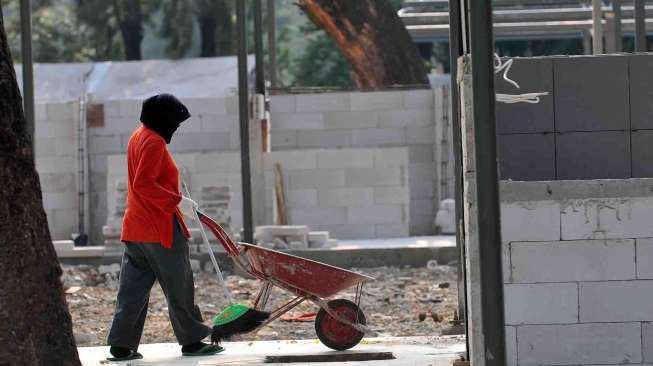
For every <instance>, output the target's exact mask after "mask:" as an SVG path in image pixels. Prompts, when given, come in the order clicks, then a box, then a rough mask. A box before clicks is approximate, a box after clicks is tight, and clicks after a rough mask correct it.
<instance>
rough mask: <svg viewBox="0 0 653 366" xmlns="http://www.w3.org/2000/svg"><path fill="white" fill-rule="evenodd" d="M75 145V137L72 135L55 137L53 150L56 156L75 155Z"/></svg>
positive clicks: (76, 144) (76, 143)
mask: <svg viewBox="0 0 653 366" xmlns="http://www.w3.org/2000/svg"><path fill="white" fill-rule="evenodd" d="M77 147H78V142H77V138H76V137H74V136H67V137H56V138H55V151H56V155H58V156H77Z"/></svg>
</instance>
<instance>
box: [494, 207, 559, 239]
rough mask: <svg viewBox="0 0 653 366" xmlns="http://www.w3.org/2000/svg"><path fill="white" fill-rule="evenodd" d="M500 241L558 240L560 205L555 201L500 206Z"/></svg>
mask: <svg viewBox="0 0 653 366" xmlns="http://www.w3.org/2000/svg"><path fill="white" fill-rule="evenodd" d="M501 240H503V241H508V242H511V241H545V240H560V203H558V202H555V201H538V202H518V203H502V204H501Z"/></svg>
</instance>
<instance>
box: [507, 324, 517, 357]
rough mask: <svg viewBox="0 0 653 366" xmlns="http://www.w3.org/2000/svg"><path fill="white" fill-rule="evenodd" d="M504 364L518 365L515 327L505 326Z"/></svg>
mask: <svg viewBox="0 0 653 366" xmlns="http://www.w3.org/2000/svg"><path fill="white" fill-rule="evenodd" d="M505 332H506V365H507V366H519V365H518V364H517V328H516V327H508V326H507V327H506V330H505Z"/></svg>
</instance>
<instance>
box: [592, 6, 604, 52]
mask: <svg viewBox="0 0 653 366" xmlns="http://www.w3.org/2000/svg"><path fill="white" fill-rule="evenodd" d="M601 3H602V1H601V0H592V49H593V53H594V54H595V55H600V54H602V53H603V23H602V22H603V11H602V10H601Z"/></svg>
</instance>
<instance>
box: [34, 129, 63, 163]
mask: <svg viewBox="0 0 653 366" xmlns="http://www.w3.org/2000/svg"><path fill="white" fill-rule="evenodd" d="M36 124H37V125H38V124H39V122H38V121H37V122H36ZM37 130H38V128H37ZM57 140H58V138H56V137H41V136H38V135H37V136H36V143H35V144H34V149H35V155H36V159H37V160H38V159H39V158H40V157H41V156H43V157H51V156H55V155H57Z"/></svg>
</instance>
